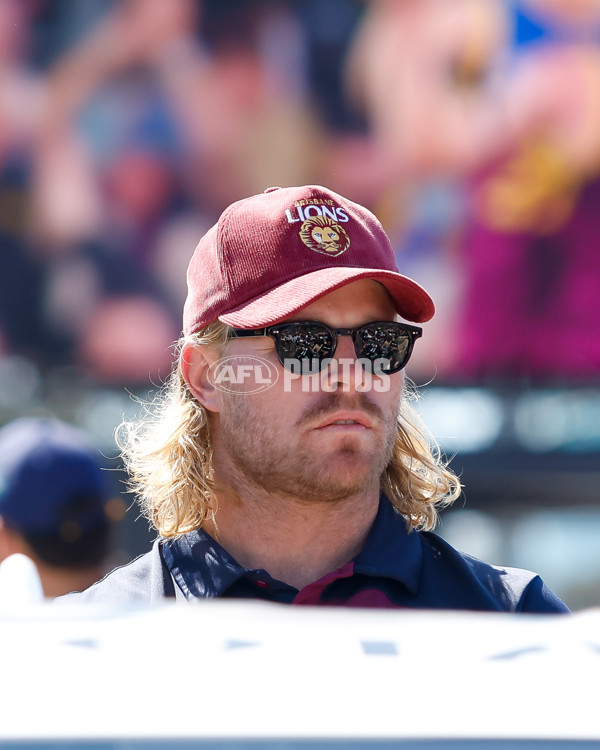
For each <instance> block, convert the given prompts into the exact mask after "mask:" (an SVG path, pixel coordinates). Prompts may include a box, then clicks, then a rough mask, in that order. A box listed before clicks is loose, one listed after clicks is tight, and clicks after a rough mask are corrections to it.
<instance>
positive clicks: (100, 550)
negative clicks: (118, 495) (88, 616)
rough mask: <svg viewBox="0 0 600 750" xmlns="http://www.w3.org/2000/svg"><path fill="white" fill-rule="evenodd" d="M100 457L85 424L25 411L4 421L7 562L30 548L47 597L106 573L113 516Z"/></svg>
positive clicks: (2, 543)
mask: <svg viewBox="0 0 600 750" xmlns="http://www.w3.org/2000/svg"><path fill="white" fill-rule="evenodd" d="M100 459H101V455H100V452H99V451H98V450H97V449H96V448H94V447H93V446H92V444H91V442H90V440H89V438H88V437H87V434H86V433H85V432H84V431H82V430H80V429H78V428H76V427H73V426H72V425H70V424H67V423H65V422H62V421H60V420H58V419H51V418H45V417H23V418H20V419H16V420H14V421H12V422H10V423H9V424H7V425H5V426H3V427H2V428H0V562H2V561H3V560H5V559H6V558H7V557H9V556H10V555H12V554H15V553H21V554H25V555H26V556H27V557H29V558H30V559H31V560H32V561H33V562H34V563H35V565H36V567H37V570H38V572H39V575H40V580H41V584H42V589H43V593H44V596H46V597H48V598H53V597H57V596H60V595H62V594H66V593H69V592H72V591H81V590H82V589H85V588H87V587H88V586H90V585H91V584H92V583H94V582H95V581H97V580H98V579H99V578H101V577H102V575H103V574H104V573H105V572H106V565H107V559H108V554H109V551H110V549H111V523H110V521H109V518H108V515H107V512H106V510H107V505H108V501H109V492H108V485H107V482H106V478H105V475H104V471H103V468H102V464H101V460H100Z"/></svg>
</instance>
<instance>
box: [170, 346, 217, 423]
mask: <svg viewBox="0 0 600 750" xmlns="http://www.w3.org/2000/svg"><path fill="white" fill-rule="evenodd" d="M217 359H218V357H217V354H216V352H215V351H214V350H212V349H208V348H207V347H203V346H198V345H197V344H193V343H191V342H190V343H187V344H184V345H183V349H182V350H181V358H180V364H179V366H180V367H181V372H182V374H183V377H184V379H185V382H186V383H187V385H188V388H189V389H190V391H191V392H192V393H193V394H194V396H195V397H196V399H197V400H198V402H199V403H200V404H202V406H204V408H205V409H208V411H214V412H218V411H221V391H219V390H218V389H217V388H215V386H214V384H213V383H212V381H211V380H210V378H209V369H210V366H211V365H212V364H213V363H214V362H216V361H217Z"/></svg>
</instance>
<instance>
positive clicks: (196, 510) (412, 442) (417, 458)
mask: <svg viewBox="0 0 600 750" xmlns="http://www.w3.org/2000/svg"><path fill="white" fill-rule="evenodd" d="M228 332H229V329H228V327H227V326H226V325H224V324H222V323H220V322H218V321H217V322H214V323H211V324H209V325H208V326H206V327H205V328H203V329H202V330H200V331H199V332H197V333H195V334H193V335H191V336H188V337H183V338H181V339H180V340H179V341H178V342H177V349H176V352H177V362H178V364H177V367H175V368H174V369H173V372H172V373H171V376H170V377H169V379H168V381H167V382H166V383H165V385H164V387H163V388H162V389H161V390H160V391H159V393H158V394H157V396H156V397H155V398H154V399H153V400H152V401H150V402H149V403H147V404H145V408H144V413H143V414H142V416H141V417H140V418H139V419H137V420H135V421H130V422H127V421H124V422H123V423H122V424H121V425H120V426H119V428H118V429H117V444H118V446H119V448H120V449H121V451H122V456H123V461H124V464H125V468H126V469H127V471H128V473H129V482H128V486H129V489H130V490H132V491H133V492H134V493H135V494H136V495H137V498H138V501H139V503H140V506H141V510H142V513H143V515H144V516H145V517H146V518H147V519H148V520H149V522H150V523H151V524H152V526H154V527H155V528H156V529H157V531H158V532H159V534H160V535H161V536H163V537H176V536H180V535H182V534H185V533H187V532H188V531H191V530H193V529H197V528H199V527H200V526H202V525H203V524H204V522H205V521H206V520H207V519H214V514H215V511H216V507H217V502H216V495H215V488H214V482H213V469H212V449H211V443H210V435H209V430H208V418H207V412H206V410H205V408H204V407H203V406H202V405H201V404H200V403H199V402H198V401H197V400H196V398H195V397H194V396H193V394H192V393H191V391H190V389H189V387H188V385H187V383H186V381H185V379H184V377H183V375H182V372H181V367H180V364H179V363H180V361H181V351H182V349H183V345H184V344H185V343H188V342H191V343H193V344H194V345H197V346H210V347H213V348H215V349H216V350H217V351H218V352H219V353H221V352H222V351H223V349H224V347H225V344H226V343H227V340H228V338H229V333H228ZM417 397H418V393H417V391H416V389H415V388H414V387H410V386H408V387H406V389H405V394H404V398H403V406H402V409H401V413H400V414H399V416H398V432H397V437H396V444H395V447H394V452H393V456H392V459H391V461H390V463H389V464H388V466H387V468H386V470H385V472H384V474H383V476H382V480H381V489H382V491H383V493H384V494H385V495H386V497H387V498H388V499H389V500H390V502H391V503H392V504H393V505H394V506H395V507H396V508H397V509H398V510H399V511H400V513H402V514H403V515H404V516H405V518H406V519H407V522H408V524H409V526H410V527H412V528H420V529H432V528H434V527H435V525H436V523H437V520H438V511H439V509H441V508H442V507H446V506H448V505H450V504H451V503H453V502H454V501H455V500H456V498H457V497H458V496H459V495H460V492H461V484H460V481H459V479H458V478H457V477H456V475H455V474H454V473H453V472H452V471H451V470H450V469H449V468H448V465H447V462H446V461H445V459H444V457H443V455H442V452H441V451H440V448H439V446H438V445H437V443H436V441H435V440H434V439H433V437H431V436H430V435H428V433H427V431H426V430H425V427H424V426H423V425H422V423H421V422H420V419H419V417H418V415H417V413H416V411H415V409H414V408H413V407H412V405H411V403H409V402H410V400H415V399H416V398H417Z"/></svg>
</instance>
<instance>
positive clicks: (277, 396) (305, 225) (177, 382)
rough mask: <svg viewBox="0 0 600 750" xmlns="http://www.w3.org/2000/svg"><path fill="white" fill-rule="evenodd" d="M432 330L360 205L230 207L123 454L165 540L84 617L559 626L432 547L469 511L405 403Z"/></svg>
mask: <svg viewBox="0 0 600 750" xmlns="http://www.w3.org/2000/svg"><path fill="white" fill-rule="evenodd" d="M316 218H318V219H319V220H318V221H315V219H316ZM433 313H434V305H433V302H432V300H431V298H430V296H429V295H428V294H427V292H426V291H425V290H424V289H423V288H421V287H420V286H419V285H418V284H417V283H416V282H415V281H413V280H412V279H409V278H407V277H405V276H403V275H401V274H400V273H398V270H397V268H396V265H395V260H394V253H393V251H392V248H391V245H390V242H389V239H388V237H387V236H386V234H385V232H384V230H383V228H382V226H381V225H380V223H379V222H378V221H377V219H376V218H375V216H373V214H371V213H370V212H369V211H367V210H366V209H365V208H363V207H362V206H359V205H357V204H355V203H353V202H351V201H349V200H347V199H346V198H343V197H342V196H340V195H337V194H336V193H334V192H332V191H330V190H327V189H325V188H323V187H320V186H304V187H293V188H269V189H268V190H267V191H265V193H263V194H260V195H256V196H253V197H250V198H248V199H245V200H241V201H239V202H237V203H234V204H233V205H231V206H230V207H229V208H227V209H226V210H225V212H224V213H223V214H222V216H221V218H220V219H219V221H218V223H217V224H216V225H215V226H214V227H212V229H210V230H209V231H208V232H207V234H206V235H205V236H204V237H203V238H202V239H201V240H200V243H199V244H198V246H197V248H196V250H195V252H194V255H193V257H192V259H191V262H190V265H189V268H188V297H187V300H186V304H185V308H184V314H183V338H182V339H181V341H180V347H179V356H178V362H177V366H176V367H175V369H174V371H173V373H172V376H171V379H170V382H169V383H168V384H167V387H166V389H165V391H164V393H163V394H162V396H161V397H160V398H159V400H158V403H157V404H155V409H154V410H152V411H150V412H149V414H148V416H147V417H146V418H144V419H142V420H141V421H140V422H138V423H129V424H126V425H124V428H125V429H124V431H123V432H122V433H121V435H120V446H121V448H122V450H123V455H124V458H125V462H126V465H127V467H128V469H129V472H130V475H131V479H132V486H133V488H134V489H135V490H136V491H137V493H138V496H139V499H140V501H141V504H142V507H143V509H144V510H145V512H146V514H147V516H148V518H149V519H151V521H152V522H153V524H154V525H155V527H156V529H157V530H158V533H159V538H158V539H157V541H156V542H155V544H154V546H153V549H152V550H151V551H150V552H148V553H146V554H145V555H143V556H141V557H139V558H138V559H137V560H135V561H134V562H133V563H131V564H130V565H128V566H125V567H123V568H120V569H118V570H116V571H114V572H113V573H112V574H111V575H109V576H108V577H107V578H106V579H104V581H102V582H100V583H98V584H96V585H95V586H93V587H92V588H91V589H89V590H88V591H87V592H84V593H83V594H82V595H78V596H77V597H76V598H77V600H81V601H102V600H104V601H114V600H128V599H137V600H145V601H157V600H160V599H162V598H164V597H169V596H170V597H176V598H180V599H182V600H187V601H193V600H195V599H197V598H203V597H218V596H222V597H242V598H251V599H252V598H259V599H266V600H270V601H276V602H288V603H295V604H328V605H345V606H369V607H436V608H452V609H473V610H495V611H515V610H516V611H528V612H565V611H568V610H567V608H566V606H565V605H564V604H563V603H562V602H561V601H560V600H559V599H558V598H557V597H556V596H555V595H554V594H553V593H552V592H551V591H549V590H548V589H547V588H546V586H545V585H544V584H543V582H542V581H541V580H540V578H539V577H538V576H537V575H535V574H534V573H530V572H527V571H521V570H512V569H509V568H496V567H492V566H490V565H486V564H485V563H483V562H480V561H478V560H475V559H473V558H471V557H469V556H467V555H463V554H460V553H459V552H457V551H455V550H454V549H452V548H451V547H450V546H449V545H448V544H446V543H445V542H444V541H443V540H442V539H440V538H439V537H438V536H436V535H435V534H433V533H432V532H431V531H429V529H431V528H432V527H433V526H434V524H435V521H436V517H437V510H438V508H439V507H441V506H443V505H446V504H449V503H451V502H452V501H453V500H454V499H455V498H456V497H457V496H458V495H459V493H460V484H459V482H458V480H457V478H456V477H455V476H454V475H453V474H452V472H451V471H450V470H449V469H448V468H447V466H446V465H445V464H444V463H443V461H442V459H441V457H440V455H439V452H438V451H437V449H434V448H432V447H431V444H430V442H429V441H428V440H427V438H426V437H425V435H424V434H423V432H422V431H421V430H420V429H419V428H418V426H417V422H416V418H415V415H414V412H413V411H412V410H411V408H410V406H409V404H408V403H407V394H406V393H405V385H404V376H403V372H402V370H403V368H404V366H405V365H406V363H407V361H408V359H409V357H410V355H411V352H412V348H413V345H414V344H415V341H416V339H418V338H419V337H420V335H421V329H420V328H419V327H418V326H416V325H414V324H413V323H419V322H424V321H427V320H428V319H430V318H431V317H432V315H433ZM400 318H402V320H400ZM404 321H410V322H404Z"/></svg>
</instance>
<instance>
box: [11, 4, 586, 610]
mask: <svg viewBox="0 0 600 750" xmlns="http://www.w3.org/2000/svg"><path fill="white" fill-rule="evenodd" d="M302 183H319V184H324V185H327V186H328V187H330V188H332V189H334V190H336V191H338V192H340V193H342V194H344V195H346V196H348V197H350V198H352V199H354V200H356V201H358V202H361V203H363V204H364V205H366V206H368V207H369V208H371V209H372V210H373V211H374V212H375V213H376V214H377V215H378V216H379V217H380V219H381V220H382V222H383V224H384V226H385V227H386V230H387V231H388V233H389V235H390V237H391V239H392V242H393V244H394V248H395V251H396V254H397V260H398V267H399V268H400V270H401V271H403V272H405V273H407V274H409V275H411V276H413V277H414V278H416V279H417V280H418V281H419V282H420V283H422V284H423V285H424V286H425V287H427V288H428V289H429V290H430V291H431V293H432V294H433V296H434V299H435V300H436V305H437V315H436V317H435V318H434V320H433V321H431V322H430V323H429V324H426V327H425V335H424V337H423V339H422V341H419V346H418V348H417V351H416V353H415V355H414V360H413V361H412V362H411V365H410V367H409V375H410V377H411V378H412V379H413V380H414V381H415V382H416V383H417V385H419V386H423V391H422V392H423V397H422V401H421V402H420V408H421V409H422V411H423V414H424V416H425V418H426V420H427V422H428V423H429V425H430V427H431V430H432V432H433V433H434V434H435V435H436V437H437V438H438V440H439V441H440V443H441V444H442V447H443V448H444V449H445V450H446V451H447V452H448V453H449V454H450V455H454V454H456V458H455V459H454V466H455V468H457V469H458V470H460V471H461V472H462V476H463V480H464V482H465V485H466V490H465V502H464V503H462V504H459V506H457V507H456V508H455V509H453V510H451V511H448V512H446V513H445V514H444V517H443V523H442V527H441V533H442V534H443V535H447V536H448V537H449V538H450V539H451V541H453V542H454V543H455V544H457V545H458V546H460V547H461V548H462V549H465V550H466V551H470V552H473V553H474V554H477V555H480V556H483V557H485V558H486V559H488V560H490V561H491V562H498V563H507V564H510V563H512V564H515V565H521V566H524V567H531V568H534V569H536V570H538V571H539V572H541V573H542V574H543V575H544V577H545V578H546V579H547V581H548V583H549V584H550V585H551V586H552V587H553V588H554V589H555V590H556V591H557V593H559V594H560V595H561V596H563V598H564V599H565V600H566V601H567V603H568V604H569V605H570V606H571V607H573V608H579V607H584V606H593V605H597V604H600V544H598V539H599V538H600V509H599V503H598V501H599V500H600V460H599V455H600V253H599V252H598V249H599V245H600V231H599V230H600V2H598V0H203V1H202V0H0V424H2V423H5V422H8V421H10V420H11V419H13V418H16V417H19V416H23V415H39V414H42V415H45V414H47V415H54V416H58V417H60V418H62V419H66V420H67V421H70V422H73V423H75V424H77V425H78V426H80V427H83V428H85V429H86V430H87V431H88V432H89V433H91V434H92V435H93V437H94V438H95V439H96V440H97V441H98V442H99V444H100V445H101V446H102V449H103V451H104V453H105V455H106V456H107V461H109V462H110V463H111V467H112V468H113V469H114V473H113V477H114V492H115V494H117V495H118V496H119V497H120V498H122V528H121V535H120V538H119V547H118V550H117V551H116V553H115V557H114V560H115V561H124V560H127V559H130V558H131V557H132V556H134V555H135V554H137V553H139V552H141V551H144V550H145V549H146V548H147V546H148V544H149V539H150V537H149V534H148V531H147V529H146V528H145V526H144V522H143V521H140V520H139V519H138V520H136V518H137V513H136V510H135V507H130V505H131V502H132V499H131V498H130V497H128V496H127V493H126V492H125V491H124V486H123V484H122V477H121V475H120V473H119V472H120V469H119V460H118V456H117V455H116V449H115V447H114V441H113V431H114V429H115V427H116V426H117V425H118V423H119V422H120V421H121V418H122V416H123V415H124V414H127V415H131V414H132V413H135V411H136V409H137V402H136V400H135V397H136V396H137V395H140V396H142V395H143V396H145V395H147V394H148V391H152V390H153V389H156V388H157V387H159V386H160V384H161V382H162V381H163V380H164V378H165V377H166V376H167V374H168V372H169V370H170V368H171V363H172V355H173V352H172V348H171V345H172V343H173V342H174V341H175V340H176V339H177V338H178V337H179V333H180V328H181V310H182V305H183V300H184V297H185V269H186V266H187V262H188V260H189V258H190V256H191V254H192V252H193V249H194V247H195V245H196V243H197V241H198V239H199V238H200V236H201V235H202V234H203V233H204V232H205V231H206V230H207V229H208V228H209V227H210V226H211V225H212V224H213V223H214V222H215V221H216V220H217V218H218V216H219V214H220V213H221V211H222V210H223V208H224V207H225V206H226V205H228V204H229V203H230V202H232V201H234V200H237V199H239V198H242V197H245V196H247V195H250V194H253V193H257V192H261V191H263V190H264V189H265V188H266V187H269V186H271V185H284V186H285V185H293V184H302ZM421 344H422V346H421ZM113 507H114V506H113ZM127 508H129V510H126V509H127ZM495 558H497V559H495Z"/></svg>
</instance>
